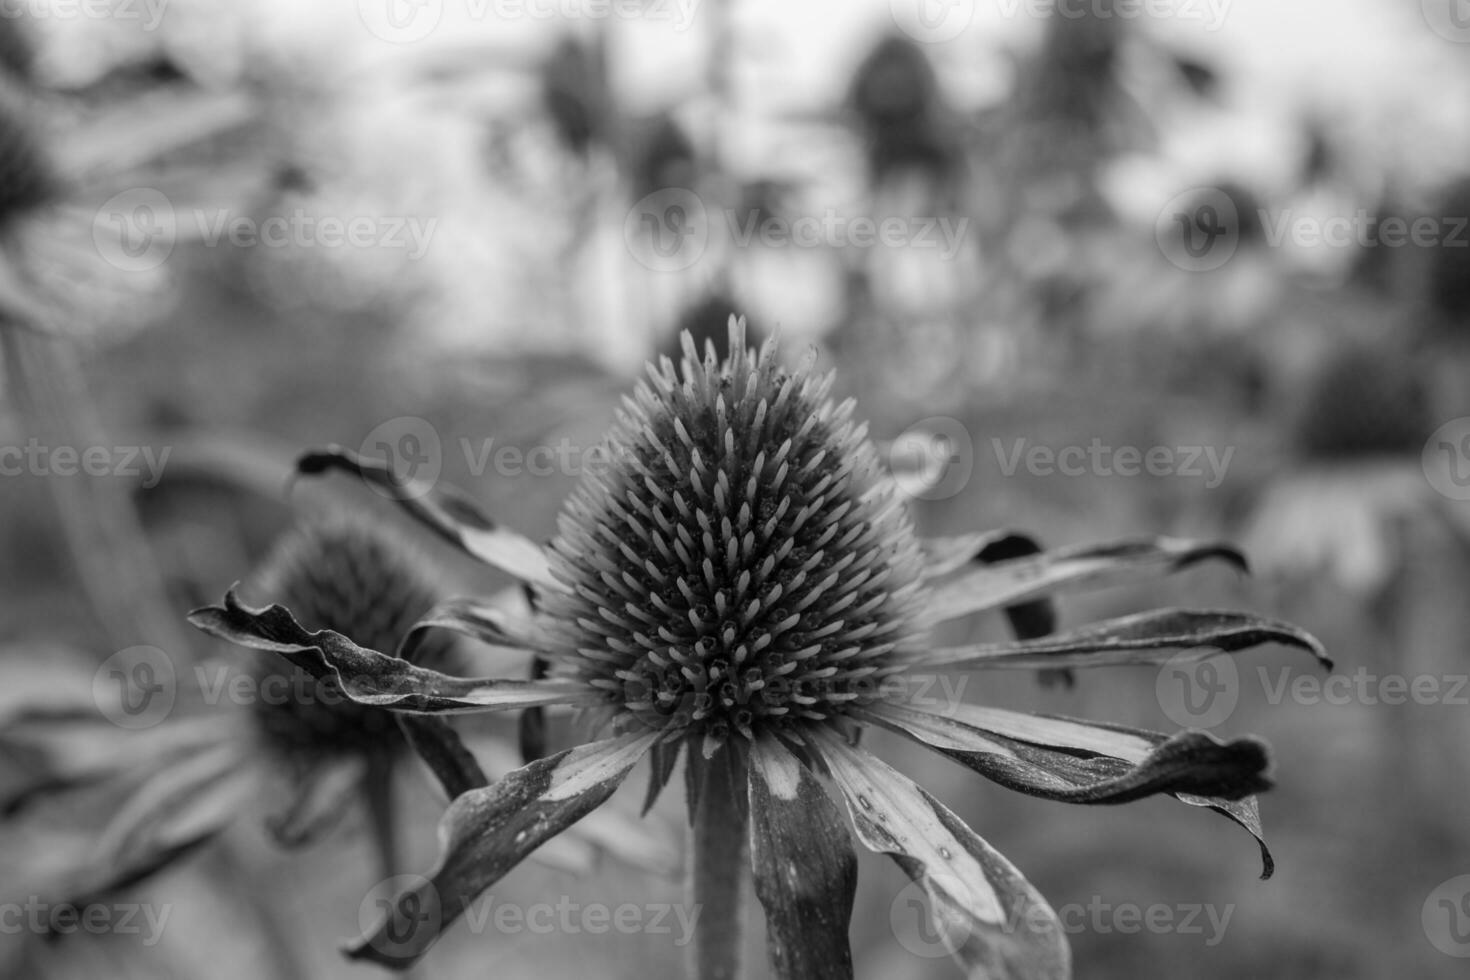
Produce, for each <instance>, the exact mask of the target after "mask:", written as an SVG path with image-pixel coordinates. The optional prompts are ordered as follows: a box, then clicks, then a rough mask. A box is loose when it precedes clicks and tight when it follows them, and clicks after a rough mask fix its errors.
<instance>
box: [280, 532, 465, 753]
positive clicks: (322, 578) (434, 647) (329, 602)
mask: <svg viewBox="0 0 1470 980" xmlns="http://www.w3.org/2000/svg"><path fill="white" fill-rule="evenodd" d="M253 591H254V592H255V593H256V594H258V595H259V596H260V597H261V598H263V599H265V600H268V601H270V602H279V603H281V604H283V605H285V606H287V607H288V608H290V609H291V610H292V612H293V613H294V614H295V615H296V616H297V618H298V620H299V621H300V622H301V623H302V625H304V626H306V627H307V628H309V629H329V630H334V631H336V632H339V633H344V634H350V635H353V636H359V637H362V638H363V642H367V643H371V644H372V647H373V649H375V650H382V651H385V652H388V653H392V652H393V651H395V650H396V649H397V648H398V644H399V642H400V641H401V640H402V639H403V637H404V636H405V635H406V634H407V633H408V631H409V629H410V627H412V626H413V624H414V623H416V622H417V621H418V620H419V619H421V618H422V617H423V616H424V614H425V613H427V612H428V611H429V610H430V609H431V608H433V606H434V603H435V601H436V600H437V598H438V597H439V592H440V590H439V589H438V588H437V587H436V583H435V580H434V577H433V575H432V574H431V572H430V571H429V569H428V566H427V564H426V562H425V560H424V559H423V558H422V557H421V556H420V555H419V553H418V551H417V549H415V548H413V547H412V546H410V545H407V544H406V543H404V542H402V541H399V540H397V538H396V536H395V535H392V534H389V533H387V532H386V531H384V530H382V529H380V528H378V527H376V526H374V525H371V524H369V523H367V522H366V521H364V520H362V519H358V518H349V517H341V516H338V517H332V518H328V519H325V520H321V521H317V522H313V523H308V524H305V525H303V526H302V527H300V528H298V529H297V530H295V531H293V532H291V533H290V534H288V535H287V536H286V537H285V538H283V539H282V540H281V541H280V543H279V544H278V545H277V546H276V548H275V550H274V551H273V552H272V553H271V555H270V556H269V557H268V558H267V559H266V561H265V562H264V564H263V565H262V566H261V568H260V570H259V571H258V572H257V574H256V578H255V583H254V589H253ZM412 659H413V661H414V662H415V663H417V664H420V665H421V666H426V667H431V668H435V669H441V670H442V669H445V668H446V667H449V666H450V664H449V661H450V659H451V645H450V641H448V640H446V639H445V638H444V635H443V634H442V633H438V632H434V633H430V634H429V637H428V639H427V640H426V641H425V642H424V643H422V644H420V645H419V646H417V647H416V648H415V649H414V651H413V655H412ZM255 670H256V672H257V680H258V681H259V683H260V685H261V690H262V691H265V690H268V689H270V687H269V685H270V679H271V678H275V679H277V680H279V679H280V678H281V677H283V676H284V677H287V678H289V679H291V680H293V681H303V682H306V683H305V684H304V685H303V686H301V687H292V688H290V690H292V691H293V692H294V691H297V690H304V692H305V693H304V696H301V697H294V696H292V697H285V698H282V697H269V698H266V697H262V698H259V699H257V701H256V702H255V703H256V706H257V708H258V709H259V710H258V711H257V717H258V719H259V723H260V725H261V728H262V730H263V731H264V732H265V733H266V735H267V736H268V738H269V740H270V741H272V742H274V743H276V745H277V746H278V747H280V748H282V749H284V750H286V751H301V752H311V753H323V752H333V751H336V752H357V753H362V752H372V751H374V750H379V749H384V748H392V749H396V748H397V747H398V746H399V745H400V743H401V739H400V736H399V735H398V729H397V726H396V725H395V723H394V721H393V718H392V716H391V715H390V714H389V713H388V712H385V711H381V710H379V709H376V708H371V707H363V706H360V705H356V704H353V703H351V701H350V700H348V699H346V698H345V697H339V696H336V695H335V693H334V692H332V691H326V690H323V689H322V688H321V686H320V685H313V684H311V683H310V682H309V681H308V679H307V678H306V675H305V674H304V672H300V671H296V672H294V673H291V674H287V673H286V672H287V671H292V670H293V669H292V668H291V667H290V666H289V665H288V664H285V663H283V662H282V661H279V660H276V659H274V658H264V657H262V658H259V660H258V663H257V665H256V667H255ZM275 689H277V690H280V689H281V685H280V684H279V683H277V684H276V688H275Z"/></svg>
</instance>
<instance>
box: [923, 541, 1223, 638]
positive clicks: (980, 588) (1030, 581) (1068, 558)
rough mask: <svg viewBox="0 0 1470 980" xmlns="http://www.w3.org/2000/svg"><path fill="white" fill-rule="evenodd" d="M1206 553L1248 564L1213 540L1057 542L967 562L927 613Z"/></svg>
mask: <svg viewBox="0 0 1470 980" xmlns="http://www.w3.org/2000/svg"><path fill="white" fill-rule="evenodd" d="M1211 558H1219V559H1222V560H1223V561H1225V562H1227V563H1229V564H1231V565H1234V566H1235V567H1237V568H1239V569H1240V570H1241V571H1245V570H1246V568H1247V566H1246V562H1245V557H1244V556H1243V555H1241V553H1240V552H1239V551H1237V550H1235V549H1234V548H1232V547H1231V546H1229V545H1227V544H1221V543H1218V542H1204V541H1185V540H1180V539H1177V538H1140V539H1133V540H1127V541H1117V542H1113V543H1111V544H1103V545H1085V546H1081V547H1072V548H1059V549H1055V550H1052V551H1044V552H1041V553H1039V554H1036V555H1028V556H1024V557H1019V558H1014V559H1011V560H1009V561H1001V562H996V563H995V564H990V565H981V566H978V567H975V568H971V569H969V570H967V571H965V572H964V573H963V574H960V575H957V576H955V577H954V578H952V579H950V580H949V581H947V582H944V583H942V584H940V585H938V586H936V587H935V588H934V591H933V593H932V594H931V596H930V600H929V606H928V609H927V613H926V614H927V616H928V617H929V619H930V621H931V622H936V623H937V622H944V621H945V620H949V619H955V618H957V617H960V616H964V615H967V614H969V613H973V612H979V611H980V610H982V609H995V608H997V607H1000V606H1011V605H1015V604H1016V603H1018V602H1022V601H1024V600H1027V599H1034V598H1037V597H1038V596H1044V595H1052V594H1056V593H1059V592H1063V591H1069V590H1075V589H1078V588H1083V587H1086V588H1104V587H1107V586H1113V585H1126V584H1129V583H1133V582H1143V581H1148V580H1149V579H1153V578H1158V577H1161V576H1164V575H1168V574H1171V573H1173V572H1177V571H1179V570H1181V569H1184V568H1188V567H1189V566H1190V565H1194V564H1197V563H1199V562H1202V561H1206V560H1208V559H1211Z"/></svg>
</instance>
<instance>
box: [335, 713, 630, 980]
mask: <svg viewBox="0 0 1470 980" xmlns="http://www.w3.org/2000/svg"><path fill="white" fill-rule="evenodd" d="M657 737H658V736H657V735H656V734H655V733H651V732H638V733H635V734H629V735H621V736H617V737H615V738H610V739H606V740H604V741H601V742H593V743H590V744H588V745H583V746H580V747H578V748H575V749H568V750H566V751H564V752H559V753H557V754H556V755H553V756H547V757H546V758H544V759H538V760H536V761H535V762H533V763H531V764H530V765H527V766H523V767H522V768H520V769H516V770H514V771H513V772H509V773H507V774H506V775H505V776H504V777H503V778H501V779H500V780H499V781H497V782H495V783H494V784H492V785H490V786H486V787H484V788H482V789H477V790H472V791H470V792H468V793H465V794H464V795H463V796H461V797H459V798H458V799H457V800H455V801H454V802H453V803H451V804H450V806H449V809H448V811H446V812H445V814H444V818H443V819H442V820H441V821H440V822H439V842H440V855H439V863H438V865H437V866H436V867H435V868H434V870H433V871H432V872H430V874H429V876H428V877H426V878H423V879H421V880H420V881H419V882H418V883H417V884H416V886H415V887H413V888H411V889H409V890H407V891H405V892H403V893H402V894H400V895H397V896H395V897H394V899H393V901H392V905H391V908H390V909H389V910H388V914H387V915H386V916H385V917H384V919H383V920H382V921H381V922H379V923H378V924H377V925H376V926H375V927H374V928H373V929H371V930H369V931H368V932H367V933H366V934H364V935H363V936H362V937H361V938H360V939H358V940H356V941H355V942H354V943H352V944H351V945H350V946H349V947H348V949H347V954H348V955H349V956H351V957H352V958H353V959H366V960H371V961H372V962H375V963H379V964H381V965H383V966H386V967H390V968H392V969H397V970H404V969H407V968H408V967H410V966H412V965H413V964H414V963H415V962H417V961H418V959H419V958H420V957H422V956H423V955H424V953H425V952H427V951H428V949H429V947H430V946H432V945H433V944H434V942H435V941H436V940H437V939H438V938H439V936H440V935H442V934H443V932H444V930H445V929H447V928H448V927H449V925H450V924H451V923H452V922H453V921H454V920H455V919H456V918H458V917H459V916H460V915H462V914H463V913H464V912H465V910H466V909H467V908H468V907H469V905H470V903H471V902H473V901H474V900H475V898H476V897H478V896H479V895H480V893H482V892H483V891H484V890H485V889H487V888H489V887H490V886H491V885H493V884H495V883H496V882H497V881H499V880H500V879H501V878H502V877H504V876H505V874H506V873H507V872H508V871H510V869H511V868H513V867H515V866H516V865H517V864H519V863H520V862H521V861H522V860H523V859H525V858H526V856H527V855H529V854H530V853H531V852H532V851H534V850H536V848H537V847H539V846H540V845H541V844H543V843H544V842H545V841H547V840H549V839H550V838H552V837H555V836H556V835H557V834H560V833H561V832H562V831H564V830H566V829H567V828H568V827H570V826H571V825H572V824H574V823H576V822H577V821H578V820H580V819H582V818H583V817H585V816H586V815H587V814H589V813H591V812H592V811H593V810H595V809H596V808H597V807H599V806H601V805H602V804H603V803H604V802H606V801H607V799H608V797H610V796H612V794H613V791H614V790H616V789H617V788H618V786H619V784H621V783H622V781H623V779H624V778H625V777H626V776H627V775H628V771H629V770H630V769H632V768H633V766H634V765H636V764H637V762H638V760H639V759H641V758H642V757H643V755H644V753H646V752H647V751H648V748H649V746H651V745H652V744H653V741H654V739H656V738H657Z"/></svg>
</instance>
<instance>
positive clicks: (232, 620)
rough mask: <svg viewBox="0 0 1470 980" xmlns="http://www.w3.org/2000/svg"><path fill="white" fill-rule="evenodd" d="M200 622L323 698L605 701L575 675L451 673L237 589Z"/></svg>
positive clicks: (395, 705) (403, 704)
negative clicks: (294, 671)
mask: <svg viewBox="0 0 1470 980" xmlns="http://www.w3.org/2000/svg"><path fill="white" fill-rule="evenodd" d="M189 622H191V623H193V624H194V625H195V626H196V627H198V628H199V629H201V630H203V631H204V632H206V633H209V634H210V635H212V636H217V637H219V638H220V639H223V640H229V641H230V642H232V643H238V644H240V645H241V646H244V647H249V648H251V649H255V650H264V651H267V652H271V653H277V654H280V655H281V656H283V657H285V658H286V659H287V660H289V661H290V662H291V663H293V664H295V665H296V666H298V667H300V668H301V669H303V670H305V671H306V672H307V673H308V674H310V675H311V676H312V677H315V678H317V679H318V680H321V681H325V682H327V683H328V686H327V687H326V688H325V689H324V690H323V691H322V692H321V696H322V697H323V698H327V697H331V696H338V695H340V696H344V697H346V698H347V699H349V700H350V701H352V702H353V703H354V704H362V705H368V706H371V707H379V708H391V709H394V710H397V711H415V712H460V711H501V710H506V709H511V708H525V707H530V706H533V705H546V704H566V705H589V704H593V703H596V702H598V701H600V700H601V699H602V696H601V695H599V694H598V693H597V692H596V691H595V690H593V689H591V688H588V687H586V686H585V685H582V684H579V683H577V682H575V681H571V680H544V681H516V680H502V679H496V678H468V677H451V676H449V675H448V674H441V673H439V672H438V671H435V670H429V669H428V668H425V667H418V666H415V665H414V664H411V663H408V662H407V661H405V660H402V659H400V658H398V657H390V656H388V655H386V654H383V653H379V652H378V651H376V650H369V649H366V648H365V647H360V646H358V645H357V644H355V643H353V642H352V641H351V640H349V639H348V638H347V637H345V636H343V635H342V634H340V633H335V632H333V631H332V630H318V631H316V632H314V633H313V632H310V631H308V630H306V629H304V628H302V626H301V625H300V624H299V623H297V622H296V620H295V619H294V618H292V616H291V613H290V611H289V610H287V609H286V607H284V606H280V605H271V606H267V607H265V608H264V609H251V608H249V607H248V606H245V605H244V604H243V603H241V602H240V600H239V598H238V597H237V596H236V594H235V590H234V589H233V588H232V589H230V591H229V592H228V593H227V594H226V595H225V604H224V605H223V606H205V607H204V608H203V609H196V610H195V611H194V612H192V613H190V614H189Z"/></svg>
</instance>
